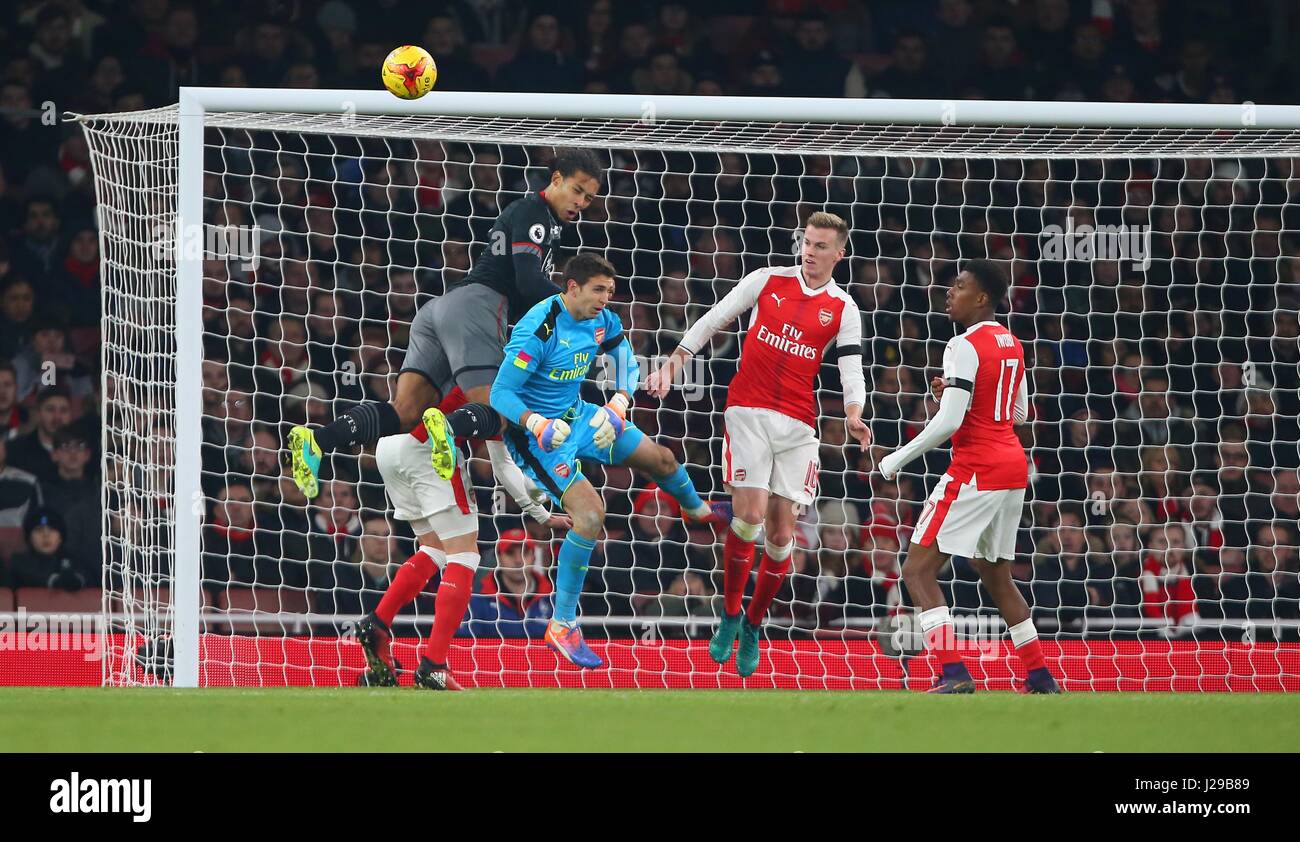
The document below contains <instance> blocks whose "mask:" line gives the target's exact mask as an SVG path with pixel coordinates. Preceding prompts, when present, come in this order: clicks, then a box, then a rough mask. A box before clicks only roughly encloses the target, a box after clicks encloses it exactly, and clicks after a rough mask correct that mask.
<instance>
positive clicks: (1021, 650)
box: [1016, 638, 1047, 670]
mask: <svg viewBox="0 0 1300 842" xmlns="http://www.w3.org/2000/svg"><path fill="white" fill-rule="evenodd" d="M1016 654H1017V655H1019V656H1020V663H1022V664H1024V665H1025V669H1027V670H1040V669H1042V668H1043V667H1045V666H1047V664H1046V662H1044V661H1043V648H1042V647H1041V646H1039V645H1038V638H1034V639H1033V640H1031V641H1029V642H1028V643H1026V644H1024V645H1023V646H1017V647H1016Z"/></svg>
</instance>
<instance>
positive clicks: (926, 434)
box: [880, 384, 971, 479]
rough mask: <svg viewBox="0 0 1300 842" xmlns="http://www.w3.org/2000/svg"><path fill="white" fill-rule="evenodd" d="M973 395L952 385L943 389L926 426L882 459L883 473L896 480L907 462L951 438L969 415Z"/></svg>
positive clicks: (881, 469)
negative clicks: (936, 407)
mask: <svg viewBox="0 0 1300 842" xmlns="http://www.w3.org/2000/svg"><path fill="white" fill-rule="evenodd" d="M970 397H971V393H970V392H969V391H967V390H966V389H965V388H962V387H960V386H954V385H952V384H949V386H948V388H946V389H944V390H943V398H941V399H940V401H939V411H938V412H936V413H935V415H934V417H933V418H931V419H930V423H928V424H926V425H925V429H923V430H921V432H919V433H917V435H916V438H914V439H912V440H911V441H910V442H908V443H907V444H905V445H903V446H902V447H900V448H899V449H898V450H895V451H894V452H893V453H891V454H889V455H888V456H886V457H885V458H884V459H881V460H880V473H881V475H883V476H884V478H885V479H893V478H894V476H895V475H896V474H897V473H898V472H899V470H900V469H901V468H902V467H903V466H904V465H906V464H907V463H908V462H911V461H912V460H913V459H916V458H918V457H920V456H924V455H925V454H927V453H929V452H930V451H931V450H934V449H935V448H936V447H938V446H939V445H941V444H943V443H944V442H945V441H947V440H948V439H950V438H952V434H953V433H955V432H957V428H958V427H960V426H961V422H962V419H964V418H965V417H966V410H967V409H969V408H970Z"/></svg>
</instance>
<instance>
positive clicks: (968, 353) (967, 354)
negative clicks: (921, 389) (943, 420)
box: [943, 321, 1029, 491]
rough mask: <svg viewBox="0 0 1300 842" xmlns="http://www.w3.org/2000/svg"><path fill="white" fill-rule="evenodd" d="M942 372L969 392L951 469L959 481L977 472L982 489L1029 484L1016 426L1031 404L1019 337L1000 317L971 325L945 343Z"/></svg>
mask: <svg viewBox="0 0 1300 842" xmlns="http://www.w3.org/2000/svg"><path fill="white" fill-rule="evenodd" d="M943 376H944V380H945V381H946V382H947V384H948V386H956V387H958V388H962V389H965V390H967V391H968V392H970V393H971V399H970V406H969V407H968V408H967V410H966V416H965V417H964V418H963V419H962V422H961V426H960V427H958V428H957V432H955V433H953V435H952V465H951V466H950V467H949V468H948V473H949V474H951V475H952V478H953V479H955V480H957V481H958V482H961V483H965V482H968V481H970V479H971V477H974V478H975V482H976V485H977V486H978V488H979V489H980V490H981V491H985V490H991V489H1001V488H1025V487H1026V486H1027V485H1028V484H1029V468H1028V464H1027V462H1026V461H1025V448H1024V446H1023V445H1021V443H1020V439H1019V438H1018V437H1017V436H1016V431H1015V424H1016V423H1017V422H1019V421H1023V420H1024V419H1025V415H1026V413H1027V410H1028V404H1029V392H1028V387H1027V386H1026V384H1025V352H1024V348H1023V347H1022V346H1021V345H1020V340H1018V339H1016V337H1015V335H1013V334H1012V333H1011V331H1009V330H1007V329H1006V328H1005V327H1004V326H1002V325H1000V324H998V323H997V322H992V321H989V322H979V323H978V324H974V325H971V327H970V328H969V329H967V330H966V332H965V333H962V334H960V335H958V336H954V337H953V338H952V339H951V340H949V341H948V345H947V347H946V348H944V352H943Z"/></svg>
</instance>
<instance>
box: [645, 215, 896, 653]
mask: <svg viewBox="0 0 1300 842" xmlns="http://www.w3.org/2000/svg"><path fill="white" fill-rule="evenodd" d="M848 236H849V228H848V225H847V224H846V223H845V222H844V220H843V219H840V218H839V217H838V216H836V215H835V214H831V213H822V212H819V213H814V214H812V215H811V216H810V217H809V218H808V222H807V223H806V224H805V227H804V237H803V248H802V255H801V256H802V265H801V266H790V267H781V268H773V269H759V270H758V271H756V272H751V273H750V274H748V275H746V276H745V277H744V278H743V279H741V281H740V283H738V284H737V285H736V286H735V288H734V289H732V290H731V292H729V293H727V295H726V296H725V297H723V299H722V300H721V301H719V302H718V303H717V304H716V305H714V307H713V308H712V309H710V310H709V312H708V313H706V314H705V315H704V317H703V318H701V319H700V320H699V321H697V322H696V323H695V324H694V325H693V326H692V327H691V328H690V330H688V331H687V332H686V335H685V336H684V337H682V341H681V344H680V345H679V346H678V348H677V350H676V351H674V352H673V354H672V355H671V356H670V357H669V358H668V360H667V361H665V362H664V364H663V366H661V367H660V368H659V370H658V371H656V372H654V373H653V374H651V375H650V377H649V378H647V380H646V390H647V391H648V392H649V393H650V394H651V395H654V396H656V397H663V396H665V395H667V394H668V390H669V388H670V387H671V385H672V382H673V378H674V377H675V376H676V375H677V372H678V371H680V370H681V368H682V366H683V365H685V362H686V360H687V359H688V358H689V357H691V356H693V355H694V354H696V353H698V352H700V351H701V350H703V349H704V348H706V347H707V346H708V344H709V339H710V338H711V337H712V336H713V334H714V333H716V332H717V331H719V330H721V329H722V328H724V327H726V326H727V325H730V324H731V323H732V322H733V321H735V319H736V318H737V317H738V316H740V315H741V314H742V313H744V312H745V311H747V310H752V311H753V312H752V315H751V316H750V319H749V330H748V332H747V333H746V336H745V344H744V347H743V349H742V350H741V354H740V368H739V371H738V372H737V374H736V376H735V378H734V379H733V380H732V381H731V384H730V386H729V387H728V389H727V409H726V412H725V415H724V418H725V420H726V435H725V438H724V439H723V481H724V482H725V483H726V484H727V486H728V487H730V489H731V492H732V510H733V513H734V517H733V519H732V521H731V529H730V530H729V531H728V532H727V541H726V546H725V549H724V551H723V580H724V583H725V584H724V591H725V603H724V604H725V612H724V615H723V618H722V622H721V624H720V625H719V627H718V631H717V633H716V634H715V635H714V636H713V639H712V641H710V643H709V655H710V656H712V658H713V660H715V661H717V662H718V663H720V664H725V663H726V662H727V660H728V659H730V658H731V652H732V647H733V645H734V644H735V641H736V638H737V637H739V638H740V646H739V648H738V649H737V651H736V672H737V673H739V674H740V675H741V676H748V675H751V674H752V673H753V672H754V670H755V669H757V668H758V654H759V653H758V639H759V629H760V627H761V626H762V623H763V617H764V616H765V615H766V613H767V609H768V607H769V606H770V605H771V604H772V599H773V598H774V597H775V596H776V592H777V591H778V590H779V589H780V587H781V583H782V582H783V581H784V580H785V576H786V574H787V573H788V572H789V570H790V555H791V553H792V552H793V550H794V526H795V519H796V518H797V517H798V513H799V510H800V507H802V506H808V505H811V504H812V502H813V497H814V495H815V494H816V491H817V477H818V460H817V449H818V447H819V445H820V442H819V441H818V439H817V402H816V399H815V398H814V396H813V378H815V377H816V376H817V374H818V372H819V371H820V370H821V366H822V358H823V356H824V355H825V353H826V349H827V348H828V347H829V346H831V345H832V344H833V345H834V346H835V348H836V351H837V353H838V357H839V360H838V361H839V370H840V382H841V384H842V385H843V387H844V414H845V416H846V418H847V424H848V430H849V433H850V434H851V435H852V436H853V438H855V439H857V440H858V442H860V443H861V445H862V448H863V449H864V450H865V449H866V448H867V445H869V444H870V442H871V431H870V429H869V428H868V427H867V425H866V423H865V422H864V421H863V420H862V407H863V404H864V402H865V400H866V385H865V380H864V378H863V375H862V317H861V315H860V313H859V312H858V307H857V305H856V304H855V303H854V301H853V299H852V298H851V297H850V296H849V294H848V293H846V292H845V291H844V290H842V289H840V287H838V286H836V284H835V281H834V280H833V279H832V278H831V273H832V272H833V271H834V269H835V264H837V263H839V262H840V260H842V259H843V258H844V246H845V244H846V243H847V242H848ZM760 528H764V529H765V530H766V536H765V544H764V548H763V562H762V564H761V565H760V567H759V573H758V581H757V583H756V584H755V586H754V593H753V596H752V597H751V598H750V601H749V608H748V610H747V611H746V612H745V614H743V615H742V613H741V601H742V599H743V597H744V594H745V585H746V583H747V582H748V581H749V576H750V572H751V570H752V569H753V565H754V542H755V541H756V540H757V538H758V532H759V529H760ZM742 619H744V621H745V622H743V623H742V622H741V621H742Z"/></svg>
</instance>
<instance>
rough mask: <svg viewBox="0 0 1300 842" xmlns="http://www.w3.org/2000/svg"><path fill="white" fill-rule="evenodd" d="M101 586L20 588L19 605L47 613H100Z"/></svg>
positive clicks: (17, 598)
mask: <svg viewBox="0 0 1300 842" xmlns="http://www.w3.org/2000/svg"><path fill="white" fill-rule="evenodd" d="M101 599H102V597H101V595H100V590H99V588H82V589H81V590H79V591H62V590H58V589H55V588H19V589H18V590H17V591H16V592H15V602H17V604H18V607H20V608H25V609H27V610H28V611H33V612H43V613H47V614H98V613H99V612H100V611H101V605H102V602H101Z"/></svg>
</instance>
